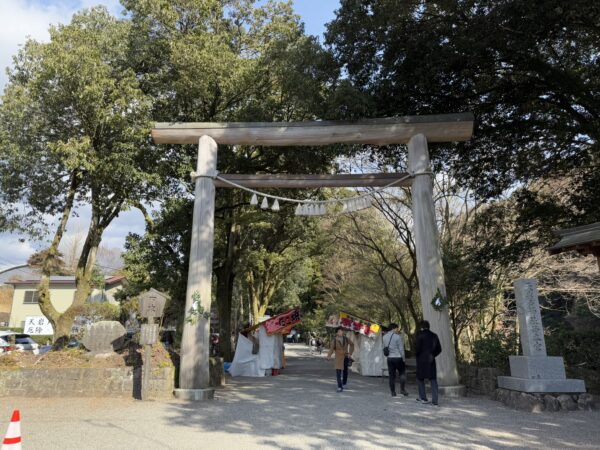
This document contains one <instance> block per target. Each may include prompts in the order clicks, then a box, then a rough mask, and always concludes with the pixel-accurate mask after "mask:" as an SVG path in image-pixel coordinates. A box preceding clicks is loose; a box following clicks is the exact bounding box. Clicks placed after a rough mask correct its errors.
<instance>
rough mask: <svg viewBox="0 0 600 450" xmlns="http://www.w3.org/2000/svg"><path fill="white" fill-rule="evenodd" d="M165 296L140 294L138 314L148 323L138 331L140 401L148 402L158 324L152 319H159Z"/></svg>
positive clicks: (152, 292) (151, 292)
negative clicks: (141, 353) (141, 360)
mask: <svg viewBox="0 0 600 450" xmlns="http://www.w3.org/2000/svg"><path fill="white" fill-rule="evenodd" d="M167 298H168V297H167V296H166V295H165V294H163V293H162V292H159V291H157V290H156V289H152V288H150V290H148V291H146V292H143V293H141V294H140V297H139V301H140V314H141V316H142V317H143V318H146V319H148V323H147V324H144V325H142V327H141V329H140V345H143V346H144V367H143V370H142V400H148V390H149V388H150V374H151V360H152V345H153V344H155V343H156V342H157V341H158V331H159V327H158V324H155V323H154V319H155V318H157V317H161V316H162V314H163V311H164V309H165V304H166V303H167Z"/></svg>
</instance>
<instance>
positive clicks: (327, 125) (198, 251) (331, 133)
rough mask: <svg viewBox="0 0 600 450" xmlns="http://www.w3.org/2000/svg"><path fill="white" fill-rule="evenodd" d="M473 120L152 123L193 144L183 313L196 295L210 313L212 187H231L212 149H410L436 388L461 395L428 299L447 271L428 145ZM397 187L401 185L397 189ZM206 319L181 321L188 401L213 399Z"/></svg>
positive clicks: (182, 393) (374, 177)
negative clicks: (434, 342)
mask: <svg viewBox="0 0 600 450" xmlns="http://www.w3.org/2000/svg"><path fill="white" fill-rule="evenodd" d="M472 134H473V115H472V114H471V113H464V114H444V115H430V116H405V117H398V118H385V119H370V120H362V121H357V122H336V121H316V122H289V123H288V122H285V123H282V122H274V123H157V124H156V125H155V127H154V129H153V130H152V138H153V139H154V142H155V143H156V144H196V143H198V163H197V168H196V172H194V173H193V174H192V175H193V177H194V178H195V180H196V185H195V191H194V192H195V200H194V215H193V224H192V227H193V229H192V242H191V252H190V264H189V274H188V283H187V293H186V304H185V310H186V313H187V312H188V311H190V309H192V308H193V307H194V306H195V303H194V298H196V299H197V298H198V296H197V294H199V295H200V306H201V308H200V309H201V310H202V311H210V305H211V298H212V293H211V277H212V266H213V245H214V210H215V187H231V186H230V185H228V184H227V183H224V182H222V181H220V180H215V176H216V175H217V146H218V144H227V145H259V146H319V145H328V144H335V143H341V144H371V145H386V144H408V168H409V174H410V175H411V178H410V179H408V180H407V182H403V185H405V186H406V185H410V187H411V191H412V212H413V216H414V236H415V247H416V253H417V274H418V278H419V292H420V295H421V303H422V307H423V317H424V318H425V319H426V320H429V322H430V323H431V329H432V330H433V331H435V332H436V333H437V334H438V336H439V338H440V342H441V345H442V349H443V351H442V353H441V355H440V356H438V358H437V363H438V365H437V367H438V384H439V386H440V391H442V392H444V393H446V394H447V395H461V394H462V393H463V392H464V387H462V386H459V384H458V383H459V380H458V373H457V369H456V355H455V353H454V345H453V337H452V332H451V328H450V318H449V315H448V310H447V308H443V309H442V310H441V311H438V310H436V309H435V308H434V307H433V306H432V304H431V301H432V299H433V298H434V297H435V295H436V293H437V292H438V290H439V292H440V293H441V294H442V295H443V296H445V295H446V287H445V283H444V269H443V267H442V258H441V253H440V245H439V236H438V230H437V227H436V221H435V210H434V202H433V182H432V176H431V168H430V161H429V150H428V147H427V143H428V142H453V141H465V140H469V139H470V138H471V136H472ZM405 175H406V174H367V175H356V174H351V175H224V174H219V176H220V177H223V178H226V179H228V180H231V181H234V182H235V183H237V184H239V185H242V186H244V187H250V188H261V187H262V188H276V187H285V188H313V187H370V186H371V187H373V186H386V185H388V184H389V183H390V182H391V181H393V180H394V177H396V179H400V178H402V177H404V176H405ZM399 185H402V184H400V183H399ZM209 326H210V323H209V320H208V318H206V317H202V316H200V317H199V320H198V321H197V322H196V323H194V324H192V323H188V322H186V323H185V325H184V329H183V338H182V342H181V365H180V371H179V389H177V390H176V392H175V395H176V396H177V397H178V398H182V399H187V400H204V399H210V398H212V397H213V393H214V391H213V390H212V389H211V388H210V386H209V347H210V341H209V332H210V330H209Z"/></svg>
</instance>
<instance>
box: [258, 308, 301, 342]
mask: <svg viewBox="0 0 600 450" xmlns="http://www.w3.org/2000/svg"><path fill="white" fill-rule="evenodd" d="M301 320H302V316H301V314H300V308H295V309H292V310H290V311H288V312H284V313H282V314H278V315H277V316H275V317H271V318H270V319H268V320H266V321H265V322H263V323H262V325H263V326H264V327H265V330H266V332H267V334H268V335H269V336H270V335H272V334H276V333H279V334H287V333H289V330H290V329H291V328H292V327H293V326H294V325H296V324H297V323H299V322H300V321H301Z"/></svg>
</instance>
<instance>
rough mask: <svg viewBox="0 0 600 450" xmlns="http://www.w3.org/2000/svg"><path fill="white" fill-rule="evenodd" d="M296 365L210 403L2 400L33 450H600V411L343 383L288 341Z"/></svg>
mask: <svg viewBox="0 0 600 450" xmlns="http://www.w3.org/2000/svg"><path fill="white" fill-rule="evenodd" d="M286 351H287V353H288V368H287V369H286V370H285V371H284V374H283V375H281V376H277V377H267V378H250V379H249V378H243V379H240V378H236V379H234V380H231V382H230V384H229V385H228V386H227V387H226V388H225V389H222V390H219V391H218V392H217V395H216V399H215V400H214V401H212V402H207V403H186V402H180V401H171V402H140V401H135V400H114V399H110V400H109V399H64V398H63V399H21V398H2V399H0V433H4V431H5V430H6V425H7V423H8V420H9V418H10V413H11V412H12V409H13V408H20V409H21V416H22V422H21V428H22V434H23V448H24V449H25V450H30V449H144V450H150V449H171V448H172V449H184V448H185V449H187V448H189V449H199V448H202V449H213V448H214V449H230V448H240V449H251V448H261V449H271V448H288V449H319V448H327V449H331V448H360V449H363V448H403V449H404V448H408V449H412V448H414V449H417V448H434V449H450V448H469V449H487V448H494V449H496V448H546V449H548V448H590V449H591V448H599V447H600V427H599V425H600V412H598V411H596V412H592V413H590V412H580V411H576V412H571V413H539V414H527V413H522V412H518V411H513V410H509V409H507V408H505V407H504V406H501V405H500V404H499V403H497V402H493V401H491V400H488V399H485V398H480V397H477V398H473V397H471V398H461V399H444V398H443V397H442V398H441V399H440V401H441V406H440V407H439V408H435V407H432V406H427V405H420V404H417V403H416V402H415V397H416V395H415V392H416V387H415V386H409V392H410V393H411V395H410V396H409V397H395V398H392V397H391V396H390V395H389V392H388V388H387V383H381V380H380V379H377V378H367V377H360V376H358V375H356V374H353V373H351V374H350V380H349V389H348V390H347V391H345V392H343V393H341V394H339V393H337V392H336V390H335V388H336V385H335V381H334V379H335V373H334V372H333V370H332V363H331V362H327V361H325V360H324V357H323V356H324V355H323V356H320V357H316V356H311V355H310V354H309V353H308V351H307V347H305V346H304V345H301V344H298V345H288V346H286Z"/></svg>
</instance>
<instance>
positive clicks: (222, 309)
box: [216, 267, 235, 361]
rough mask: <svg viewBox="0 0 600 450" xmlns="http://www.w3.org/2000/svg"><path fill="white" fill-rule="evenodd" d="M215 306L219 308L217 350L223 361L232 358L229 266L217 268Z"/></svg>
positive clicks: (231, 287) (231, 295)
mask: <svg viewBox="0 0 600 450" xmlns="http://www.w3.org/2000/svg"><path fill="white" fill-rule="evenodd" d="M216 275H217V306H218V310H219V338H220V339H219V342H220V344H219V347H220V348H219V350H220V353H221V356H222V357H223V358H225V361H231V360H232V358H233V354H232V349H231V304H232V297H233V281H234V278H235V276H234V273H233V270H232V268H231V267H222V268H220V269H219V270H217V273H216Z"/></svg>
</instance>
